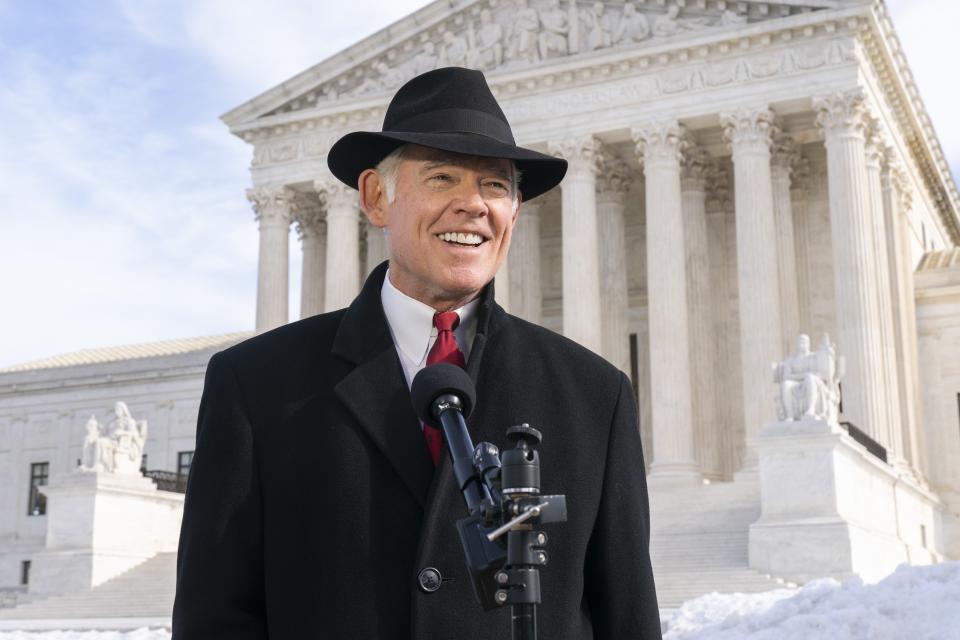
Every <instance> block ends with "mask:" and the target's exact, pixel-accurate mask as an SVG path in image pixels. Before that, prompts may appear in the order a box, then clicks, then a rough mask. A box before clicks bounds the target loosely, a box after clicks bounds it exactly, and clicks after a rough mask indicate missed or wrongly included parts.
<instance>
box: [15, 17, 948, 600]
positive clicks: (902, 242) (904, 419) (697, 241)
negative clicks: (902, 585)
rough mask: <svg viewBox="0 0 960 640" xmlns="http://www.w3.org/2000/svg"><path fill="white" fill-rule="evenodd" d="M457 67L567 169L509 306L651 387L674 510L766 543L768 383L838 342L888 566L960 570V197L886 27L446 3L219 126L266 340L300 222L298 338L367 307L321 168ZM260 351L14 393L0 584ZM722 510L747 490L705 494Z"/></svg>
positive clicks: (535, 223) (646, 428) (526, 217)
mask: <svg viewBox="0 0 960 640" xmlns="http://www.w3.org/2000/svg"><path fill="white" fill-rule="evenodd" d="M444 65H460V66H469V67H473V68H478V69H482V70H484V71H485V72H486V74H487V78H488V81H489V82H490V85H491V88H492V89H493V91H494V93H495V94H496V95H497V97H498V100H499V101H500V104H501V105H502V107H503V109H504V111H505V113H506V115H507V117H508V119H509V120H510V123H511V125H512V127H513V130H514V133H515V136H516V138H517V140H518V143H519V144H521V145H523V146H526V147H531V148H535V149H538V150H541V151H543V152H546V153H551V154H555V155H558V156H561V157H563V158H565V159H567V161H568V162H569V171H568V174H567V176H566V178H565V179H564V181H563V183H562V184H561V186H560V188H558V189H555V190H554V191H553V192H551V193H549V194H547V195H544V196H542V197H540V198H537V199H535V200H532V201H530V202H526V203H523V204H522V206H521V211H520V215H519V218H518V221H517V225H516V228H515V230H514V235H513V241H512V246H511V251H510V255H509V258H508V260H507V262H506V263H505V264H504V266H503V268H502V270H501V272H500V274H498V281H497V284H498V286H497V297H498V301H499V302H500V303H501V304H502V305H503V306H504V307H505V308H506V309H507V310H508V311H510V312H511V313H514V314H516V315H518V316H521V317H523V318H526V319H528V320H531V321H533V322H537V323H541V324H543V325H545V326H547V327H549V328H551V329H554V330H556V331H558V332H561V333H563V334H564V335H566V336H568V337H570V338H572V339H574V340H576V341H578V342H579V343H581V344H583V345H584V346H586V347H588V348H590V349H592V350H594V351H595V352H597V353H599V354H601V355H603V356H604V357H605V358H607V359H608V360H610V361H611V362H613V363H614V364H615V365H616V366H618V367H619V368H621V369H622V370H624V371H625V372H627V373H628V374H629V375H630V377H631V379H632V380H633V382H634V386H635V390H636V392H637V396H638V399H639V403H640V407H641V427H640V428H641V436H642V439H643V444H644V451H645V455H646V464H647V467H648V474H649V479H650V485H651V492H652V499H653V502H654V506H655V508H659V507H657V504H660V503H662V504H663V505H665V506H664V507H663V509H665V510H667V511H669V509H670V508H671V507H670V503H671V502H672V503H673V504H674V505H675V504H677V502H676V501H675V500H674V499H673V498H665V497H664V496H672V495H681V494H679V493H677V494H674V493H671V492H684V491H686V492H687V493H684V494H682V495H684V496H687V497H690V500H692V501H694V502H696V500H700V502H696V504H703V505H710V504H720V503H723V504H730V505H735V507H734V506H731V508H730V510H731V513H733V511H734V510H736V512H737V513H738V514H739V515H738V516H737V517H738V518H741V519H743V518H748V516H749V518H748V519H746V520H743V523H742V524H743V526H742V528H743V529H744V533H743V535H744V538H743V540H745V539H746V538H745V536H746V528H747V526H748V525H749V524H750V522H753V520H755V519H756V516H757V515H758V514H759V509H760V506H759V505H760V497H759V493H758V492H759V491H760V489H758V488H757V487H756V482H757V480H756V478H757V477H758V471H757V470H758V467H759V466H761V465H760V454H759V453H758V451H759V450H760V449H763V448H762V447H758V446H757V443H758V442H760V441H761V440H762V438H761V436H762V432H763V431H764V427H765V426H768V425H769V424H771V423H774V422H776V417H777V416H776V415H775V402H774V398H775V396H776V394H777V388H776V386H775V385H774V383H773V378H772V374H771V363H773V362H778V361H780V360H781V359H782V358H783V357H784V356H786V355H787V354H789V353H791V352H792V351H793V347H794V343H795V342H796V340H797V336H798V335H800V334H808V335H810V336H812V337H813V338H814V341H816V342H820V340H821V336H824V335H826V336H829V339H828V340H829V341H830V342H832V343H834V344H835V345H836V350H837V352H838V353H840V354H842V355H843V356H844V358H845V363H846V366H845V372H844V375H843V377H842V381H841V384H842V407H841V413H840V419H841V420H842V421H843V422H844V423H847V424H848V426H849V425H852V426H853V427H854V428H855V429H856V430H857V431H859V432H862V433H863V434H864V435H865V437H866V439H867V441H869V442H870V443H872V444H873V445H876V446H878V447H880V449H882V451H883V462H882V465H883V466H882V468H880V467H878V466H877V465H878V464H879V463H877V462H876V461H875V460H873V459H868V458H866V457H864V458H863V460H868V461H869V463H867V462H864V463H863V464H862V465H861V467H863V468H867V467H870V468H871V469H873V471H869V472H866V473H868V476H857V477H858V478H862V477H881V476H882V478H883V482H884V483H890V484H891V486H897V487H901V486H902V487H907V488H908V489H909V491H910V492H912V493H911V495H912V496H914V497H913V498H911V500H915V503H916V504H917V505H920V507H918V509H920V510H922V511H923V513H922V514H921V513H920V512H919V511H918V512H917V515H916V516H915V517H914V516H912V515H910V514H907V515H903V514H900V515H898V516H896V517H897V518H898V519H897V521H896V522H895V523H894V526H893V528H889V527H886V525H882V526H880V525H878V526H877V527H874V530H875V532H876V531H880V530H881V529H882V532H881V534H878V535H880V536H881V537H884V540H885V543H884V544H886V545H887V546H886V547H884V548H885V549H889V548H894V547H898V546H899V547H900V548H902V549H901V550H902V551H903V552H902V553H900V552H895V553H893V556H894V558H895V559H899V560H905V561H910V562H929V561H937V560H939V559H942V558H945V557H951V558H960V525H958V524H957V523H958V522H960V520H958V516H957V514H958V513H960V471H958V469H960V368H958V364H957V363H960V306H958V304H957V299H958V293H957V292H958V290H960V289H958V287H960V257H958V255H960V249H958V247H960V198H958V194H957V189H956V186H955V184H954V181H953V179H952V177H951V175H950V172H949V168H948V166H947V164H946V161H945V159H944V157H943V153H942V151H941V149H940V146H939V143H938V142H937V138H936V136H935V133H934V131H933V129H932V126H931V124H930V121H929V118H928V116H927V114H926V112H925V110H924V107H923V103H922V101H921V99H920V96H919V94H918V91H917V89H916V86H915V84H914V82H913V79H912V76H911V73H910V70H909V68H908V67H907V63H906V59H905V57H904V54H903V52H902V50H901V48H900V45H899V42H898V40H897V36H896V34H895V33H894V30H893V26H892V24H891V22H890V19H889V16H888V15H887V12H886V8H885V6H884V5H883V3H882V2H868V1H862V0H810V1H806V2H802V1H799V0H797V1H795V0H781V1H780V2H754V1H739V2H731V1H727V0H686V1H684V0H676V2H673V1H667V0H648V1H644V2H621V1H610V2H588V1H577V0H563V1H562V2H561V1H560V0H443V1H439V0H438V1H437V2H433V3H432V4H430V5H428V6H426V7H424V8H423V9H421V10H419V11H417V12H415V13H413V14H411V15H409V16H408V17H406V18H404V19H403V20H400V21H399V22H397V23H395V24H393V25H391V26H389V27H387V28H386V29H383V30H381V31H379V32H377V33H376V34H374V35H372V36H370V37H369V38H366V39H364V40H362V41H361V42H358V43H357V44H355V45H354V46H352V47H350V48H348V49H346V50H345V51H343V52H341V53H339V54H337V55H335V56H333V57H331V58H329V59H327V60H325V61H323V62H321V63H319V64H318V65H316V66H314V67H312V68H310V69H308V70H306V71H304V72H303V73H301V74H299V75H297V76H295V77H294V78H291V79H290V80H288V81H286V82H284V83H283V84H281V85H279V86H277V87H275V88H272V89H270V90H268V91H266V92H265V93H263V94H261V95H259V96H257V97H255V98H253V99H251V100H250V101H248V102H246V103H245V104H243V105H241V106H239V107H237V108H236V109H233V110H232V111H230V112H229V113H227V114H225V115H224V116H223V120H224V122H225V123H226V124H227V125H228V126H229V128H230V131H231V132H232V133H233V134H234V135H237V136H239V137H240V138H242V139H243V140H245V141H246V142H248V143H249V144H250V145H251V150H252V157H253V160H252V166H251V173H252V184H251V186H250V189H249V190H248V191H247V197H248V199H249V200H250V202H251V203H252V205H253V208H254V212H255V217H256V221H257V223H258V225H259V230H260V249H259V271H258V287H257V301H256V330H257V331H258V332H261V331H265V330H269V329H271V328H274V327H277V326H280V325H282V324H285V323H287V322H289V321H290V320H291V318H290V317H288V308H289V300H288V290H289V261H290V251H291V247H290V242H289V238H290V228H291V226H293V227H295V228H296V230H297V233H298V237H299V242H300V247H299V248H300V250H301V251H302V254H303V261H302V264H303V274H302V292H301V309H300V316H301V317H307V316H310V315H314V314H317V313H321V312H324V311H329V310H334V309H339V308H342V307H344V306H346V305H348V304H349V303H350V301H351V300H352V299H353V297H354V296H355V295H356V294H357V292H358V291H359V288H360V285H361V283H362V281H363V279H364V278H365V276H366V274H367V273H368V272H369V271H370V270H371V269H372V268H373V266H375V265H376V264H378V263H379V262H381V261H382V260H384V259H385V258H386V244H385V238H384V235H383V233H382V232H381V231H379V230H377V229H375V228H373V227H371V226H370V225H369V224H368V223H367V222H366V221H365V220H364V218H363V217H362V215H361V213H360V211H359V209H358V203H357V196H356V192H354V191H353V190H351V189H349V188H348V187H346V186H344V185H343V184H341V183H340V182H339V181H337V180H336V179H335V178H334V177H333V176H332V175H331V174H330V173H329V170H328V169H327V165H326V154H327V151H328V150H329V148H330V146H331V145H332V144H333V143H334V142H335V141H336V140H337V139H338V138H339V137H340V136H341V135H343V134H344V133H346V132H348V131H355V130H363V129H366V130H379V129H380V126H381V123H382V119H383V115H384V112H385V108H386V104H387V102H388V100H389V98H390V96H391V95H392V94H393V92H394V91H395V90H396V89H397V88H398V87H399V86H400V85H401V84H402V83H403V82H404V81H406V80H407V79H409V78H411V77H413V76H414V75H416V74H418V73H421V72H424V71H427V70H429V69H432V68H436V67H439V66H444ZM242 337H243V336H241V335H239V334H238V335H236V336H230V337H224V338H223V339H218V340H219V341H217V340H214V341H213V342H211V343H210V344H205V345H204V346H202V347H198V348H197V349H193V350H189V353H183V354H180V355H177V356H169V357H166V356H163V357H157V358H148V359H145V360H144V359H140V360H137V359H124V357H123V356H120V357H118V358H115V359H113V360H111V361H110V362H111V363H109V364H107V363H99V364H96V363H90V362H82V363H74V364H72V365H70V366H67V367H56V368H51V367H50V366H48V365H42V364H39V363H34V364H32V365H28V366H26V367H21V368H18V369H17V370H8V371H5V372H3V371H0V463H2V464H0V469H3V470H4V471H5V473H6V474H7V475H8V478H7V481H6V482H5V483H4V484H3V486H2V488H0V513H2V514H3V517H2V519H0V520H2V522H3V525H2V526H0V586H8V585H13V584H16V582H17V580H18V579H19V577H20V573H21V571H22V569H23V563H24V562H27V561H29V556H30V554H31V553H33V552H35V551H36V550H37V549H39V548H42V545H43V524H42V516H28V515H27V510H28V504H27V502H26V501H28V500H32V499H33V497H32V496H33V492H32V489H31V487H32V486H33V484H36V483H37V482H39V480H37V479H36V478H34V475H37V474H41V475H42V473H44V468H43V467H42V466H36V465H40V464H41V463H45V462H46V463H48V464H49V465H50V466H49V467H48V468H47V469H46V473H47V474H49V473H52V472H53V470H54V467H55V468H56V469H59V470H60V472H66V471H67V470H69V468H71V467H72V464H73V463H72V461H73V460H74V459H75V458H78V457H79V453H80V440H81V439H82V437H83V432H82V426H81V425H82V421H83V420H85V419H86V417H87V414H88V413H90V412H96V411H100V412H104V411H106V410H108V409H109V407H110V406H111V405H112V403H113V402H114V401H115V400H126V401H127V402H128V403H129V404H130V407H131V410H132V412H133V413H134V415H135V416H136V417H137V418H142V417H145V418H147V419H148V421H149V423H150V425H151V435H150V439H148V443H147V447H146V453H147V455H148V457H149V460H150V462H149V463H148V466H149V467H150V468H163V469H168V470H174V468H175V466H176V464H177V463H176V460H175V458H176V456H177V454H178V453H180V452H189V451H192V448H193V447H192V438H193V433H194V429H195V424H194V423H195V418H196V407H197V404H198V402H199V393H200V388H201V384H202V371H203V367H204V365H205V363H206V360H207V359H208V358H209V356H210V355H211V354H212V353H213V352H214V351H216V350H218V349H220V348H223V346H226V345H227V344H232V343H233V342H236V341H238V340H239V339H242ZM154 425H156V428H154ZM837 437H840V436H837ZM790 446H799V445H796V443H794V444H792V445H790ZM853 448H854V445H852V444H851V445H850V447H848V449H849V451H853V450H854V449H853ZM769 449H770V447H769V446H766V448H765V449H763V450H765V451H769ZM863 451H866V449H864V450H863ZM863 451H860V449H857V453H855V454H851V455H857V456H860V455H861V454H862V456H866V455H867V454H866V453H863ZM154 460H156V464H154V462H153V461H154ZM863 460H861V462H863ZM858 464H859V463H858ZM871 465H872V466H871ZM869 473H875V474H879V475H875V476H869ZM37 477H39V475H37ZM851 477H852V476H851ZM738 483H739V484H738ZM751 483H753V484H751ZM704 485H712V486H713V487H719V488H718V489H717V490H718V491H720V492H723V491H727V489H729V488H731V487H734V488H735V487H737V486H744V487H746V489H745V490H744V491H739V492H738V491H732V490H731V491H727V493H728V494H729V496H727V497H726V498H724V500H726V502H724V501H723V500H714V499H713V498H709V499H707V498H703V497H702V496H701V497H700V498H696V497H691V496H693V495H694V494H693V493H691V492H694V491H698V490H699V488H701V487H704ZM725 487H726V488H725ZM751 487H752V488H751ZM28 494H29V495H28ZM894 494H895V492H894V493H891V494H890V495H891V496H894ZM717 495H719V494H717ZM882 500H887V499H886V498H884V499H882ZM882 500H881V501H882ZM692 503H693V502H692ZM692 503H691V504H692ZM745 504H747V505H752V504H755V505H757V506H756V509H757V510H758V511H757V512H756V513H755V512H754V511H752V510H751V509H753V507H749V508H745V507H744V506H743V505H745ZM911 504H914V503H911ZM891 505H892V507H891ZM888 507H890V508H892V509H893V511H896V497H895V496H894V497H892V498H890V499H889V500H887V501H886V502H883V504H881V505H880V506H879V507H878V511H884V510H886V509H887V508H888ZM838 509H839V510H840V511H842V510H843V509H842V508H838ZM665 512H666V511H665ZM850 513H851V512H848V513H847V514H846V515H844V513H840V516H838V517H839V518H840V519H841V520H844V521H845V522H853V521H855V520H857V518H858V517H859V516H855V515H850ZM8 514H10V517H9V518H8ZM931 514H932V515H931ZM766 516H767V514H766V513H764V517H766ZM724 517H725V516H724V514H723V513H718V515H717V518H719V519H718V520H717V522H722V521H725V520H724ZM731 517H732V516H731ZM904 518H905V519H906V520H904ZM911 518H913V519H912V520H911ZM663 521H664V522H667V521H669V522H670V523H671V526H676V527H682V526H686V523H685V522H684V521H683V520H682V519H679V520H678V519H671V518H667V517H664V518H663ZM726 521H730V522H733V521H734V520H733V519H728V520H726ZM711 522H712V521H711ZM737 522H740V520H737ZM792 522H794V524H795V521H792ZM768 523H769V522H768ZM854 524H856V523H854ZM654 526H655V528H656V520H655V521H654ZM737 526H740V525H737ZM851 526H853V525H851ZM856 526H860V525H859V524H857V525H856ZM872 526H873V525H871V524H869V523H867V524H863V525H862V527H863V528H864V529H870V527H872ZM906 529H909V530H910V531H909V532H907V531H906ZM674 533H676V532H674ZM681 533H682V532H681ZM690 539H691V540H693V541H694V542H693V543H691V544H694V543H695V544H700V542H697V541H702V540H703V539H704V538H703V536H700V537H697V536H696V535H693V536H691V538H690ZM851 539H852V538H851ZM738 540H739V539H738ZM658 544H660V543H659V542H658V540H657V532H656V530H655V531H654V547H657V545H658ZM737 544H740V542H737ZM745 545H746V543H745V542H744V543H743V545H742V546H744V550H743V554H744V556H745V554H746V548H745ZM684 553H686V552H685V551H684ZM885 553H886V552H885ZM681 555H683V554H681ZM737 557H739V556H737ZM737 561H739V560H737ZM658 562H659V561H658V560H657V558H656V557H655V568H658ZM665 562H666V561H665ZM745 562H746V560H744V563H745ZM752 566H755V565H752ZM884 566H886V565H884ZM660 568H661V569H662V566H661V567H660ZM848 571H853V572H856V568H855V567H854V569H848ZM766 572H767V573H771V572H772V571H766ZM833 573H840V574H842V573H844V572H843V571H835V572H833ZM677 575H681V574H680V573H678V574H677ZM786 577H788V578H789V577H790V576H786ZM660 579H661V575H660V574H658V584H661V580H660ZM683 580H687V578H683ZM714 588H715V587H714ZM678 593H680V592H679V591H678ZM679 597H680V596H678V598H679Z"/></svg>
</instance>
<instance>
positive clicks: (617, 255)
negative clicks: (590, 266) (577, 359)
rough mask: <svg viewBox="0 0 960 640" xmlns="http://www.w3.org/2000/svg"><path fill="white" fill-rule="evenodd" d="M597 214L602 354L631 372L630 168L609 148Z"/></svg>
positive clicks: (600, 178)
mask: <svg viewBox="0 0 960 640" xmlns="http://www.w3.org/2000/svg"><path fill="white" fill-rule="evenodd" d="M598 166H599V169H600V174H599V176H598V179H597V187H598V190H597V216H598V224H599V226H600V304H601V307H602V309H603V319H602V323H603V351H602V354H603V357H604V358H606V359H607V360H609V361H610V362H612V363H613V365H614V366H615V367H617V368H618V369H620V370H621V371H624V372H626V373H628V374H629V372H630V329H629V322H628V319H627V312H628V308H629V301H628V299H627V297H628V295H629V290H628V285H627V243H626V225H625V223H624V210H625V209H626V205H627V189H628V187H629V178H630V169H629V167H628V166H627V165H626V163H625V162H624V161H623V160H622V159H621V158H619V157H617V156H616V155H614V154H613V153H612V152H610V150H608V149H606V150H604V152H603V153H602V154H601V155H600V164H599V165H598Z"/></svg>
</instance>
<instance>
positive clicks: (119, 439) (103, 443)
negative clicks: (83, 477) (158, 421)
mask: <svg viewBox="0 0 960 640" xmlns="http://www.w3.org/2000/svg"><path fill="white" fill-rule="evenodd" d="M86 430H87V435H86V438H85V439H84V441H83V454H82V457H81V459H80V467H79V468H78V471H82V472H104V473H114V474H122V475H139V474H140V461H141V459H142V457H143V447H144V445H145V444H146V442H147V421H146V420H136V419H134V417H133V416H132V415H131V413H130V408H129V407H128V406H127V403H125V402H122V401H121V402H117V403H116V404H115V405H114V408H113V418H111V420H110V422H109V423H108V424H107V425H106V426H101V425H100V423H99V422H98V421H97V418H96V416H93V415H91V416H90V418H89V419H88V420H87V424H86Z"/></svg>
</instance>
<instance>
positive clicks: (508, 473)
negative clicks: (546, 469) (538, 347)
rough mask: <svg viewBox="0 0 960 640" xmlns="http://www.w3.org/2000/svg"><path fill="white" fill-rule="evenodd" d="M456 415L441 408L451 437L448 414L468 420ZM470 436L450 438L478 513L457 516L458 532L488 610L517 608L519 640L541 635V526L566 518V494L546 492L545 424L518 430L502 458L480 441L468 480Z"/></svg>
mask: <svg viewBox="0 0 960 640" xmlns="http://www.w3.org/2000/svg"><path fill="white" fill-rule="evenodd" d="M453 413H454V412H452V411H443V410H442V409H441V411H440V417H441V423H442V424H443V426H444V434H445V435H448V428H447V420H448V419H449V421H450V422H451V423H455V422H457V421H458V418H459V420H462V416H458V415H450V414H453ZM457 413H459V412H457ZM448 416H449V418H448ZM445 418H447V419H445ZM450 427H452V429H451V431H453V432H454V433H456V432H457V431H459V425H456V424H451V425H450ZM449 435H454V434H453V433H451V434H449ZM458 435H459V434H458ZM466 437H467V439H468V442H466V443H464V442H462V441H461V442H460V443H459V444H454V441H452V440H451V439H450V438H449V437H448V438H447V443H448V446H449V450H450V454H451V457H452V458H453V460H454V474H455V476H456V477H457V481H458V484H459V485H460V487H461V491H462V492H463V495H464V500H465V501H466V503H467V506H468V508H470V512H471V516H470V517H468V518H464V519H462V520H458V521H457V530H458V532H459V533H460V542H461V544H462V545H463V550H464V554H465V556H466V561H467V569H468V570H469V571H470V576H471V578H472V581H473V588H474V593H475V594H476V596H477V599H478V600H479V601H480V604H481V605H482V606H483V607H484V609H485V610H488V611H489V610H492V609H498V608H501V607H504V606H506V605H510V608H511V628H512V637H513V640H536V638H537V605H539V604H540V603H541V591H540V567H542V566H545V565H546V564H547V552H546V551H545V550H544V547H545V546H546V544H547V534H546V533H544V532H543V531H539V530H537V528H536V526H537V525H539V524H546V523H550V522H565V521H566V519H567V502H566V496H563V495H551V496H542V495H540V454H539V452H538V451H537V450H536V448H535V447H536V446H537V445H539V444H540V442H541V440H542V437H543V436H542V435H541V433H540V432H539V431H538V430H537V429H534V428H533V427H531V426H530V425H528V424H522V425H518V426H514V427H510V428H509V429H508V430H507V438H508V440H510V441H511V442H512V444H513V445H514V447H513V448H511V449H507V450H506V451H504V452H503V454H502V455H500V454H499V451H498V450H497V448H496V447H495V446H494V445H492V444H490V443H488V442H481V443H480V444H478V445H477V447H476V448H475V449H474V453H473V456H472V463H471V465H470V467H471V471H472V473H471V474H470V477H469V479H468V478H467V477H465V476H466V470H467V466H466V464H465V463H464V462H460V464H458V460H459V461H463V460H464V459H465V456H464V455H463V454H464V453H465V451H466V449H465V446H469V445H470V443H469V435H467V436H466ZM471 505H473V506H472V508H471ZM497 523H499V524H500V526H496V525H497ZM504 537H506V550H505V551H504V549H503V538H504Z"/></svg>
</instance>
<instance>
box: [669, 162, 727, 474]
mask: <svg viewBox="0 0 960 640" xmlns="http://www.w3.org/2000/svg"><path fill="white" fill-rule="evenodd" d="M709 162H710V158H709V156H708V155H707V154H706V152H704V151H703V150H702V149H697V148H690V149H688V150H687V152H686V154H684V158H683V172H682V176H681V180H680V187H681V193H682V200H683V229H684V245H685V247H686V255H687V264H686V266H687V309H688V311H689V314H690V320H689V329H690V392H691V399H690V400H691V407H690V408H691V415H692V420H693V434H694V440H695V447H694V450H695V452H696V457H697V461H698V462H699V464H700V471H701V473H703V475H704V477H706V478H710V479H713V480H719V479H720V478H721V477H722V475H723V470H722V465H721V459H720V441H719V437H718V436H719V433H718V429H719V420H718V418H719V416H718V415H717V406H716V405H717V403H716V400H715V390H716V385H717V382H716V381H717V371H716V370H715V368H714V362H715V359H714V348H715V333H714V330H713V315H714V307H713V305H712V304H711V301H710V255H709V249H708V246H707V209H706V198H707V191H706V170H707V166H708V164H709Z"/></svg>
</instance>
